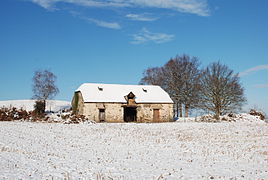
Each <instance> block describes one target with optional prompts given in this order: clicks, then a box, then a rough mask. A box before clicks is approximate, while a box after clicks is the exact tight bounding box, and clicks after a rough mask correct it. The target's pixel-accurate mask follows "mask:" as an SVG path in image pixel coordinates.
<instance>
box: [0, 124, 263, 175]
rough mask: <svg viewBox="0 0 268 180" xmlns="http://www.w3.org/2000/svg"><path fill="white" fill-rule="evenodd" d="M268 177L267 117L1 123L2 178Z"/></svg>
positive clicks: (0, 155)
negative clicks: (223, 120)
mask: <svg viewBox="0 0 268 180" xmlns="http://www.w3.org/2000/svg"><path fill="white" fill-rule="evenodd" d="M19 178H22V179H30V178H33V179H46V178H48V179H52V178H53V179H55V178H60V179H62V178H71V179H78V178H86V179H100V178H105V179H111V178H112V179H268V124H267V123H265V122H259V123H258V122H254V123H253V122H251V123H249V122H235V123H234V122H233V123H194V122H189V123H159V124H135V123H129V124H106V123H104V124H71V125H66V124H50V123H31V122H0V179H19Z"/></svg>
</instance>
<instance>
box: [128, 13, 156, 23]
mask: <svg viewBox="0 0 268 180" xmlns="http://www.w3.org/2000/svg"><path fill="white" fill-rule="evenodd" d="M126 17H127V18H129V19H131V20H134V21H155V20H157V19H158V18H156V17H150V16H148V15H146V14H127V15H126Z"/></svg>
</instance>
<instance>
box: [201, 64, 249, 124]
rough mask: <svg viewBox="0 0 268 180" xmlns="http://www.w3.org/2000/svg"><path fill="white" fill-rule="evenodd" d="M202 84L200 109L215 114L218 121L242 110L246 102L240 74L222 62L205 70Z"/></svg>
mask: <svg viewBox="0 0 268 180" xmlns="http://www.w3.org/2000/svg"><path fill="white" fill-rule="evenodd" d="M200 84H201V87H202V88H201V89H200V95H201V96H200V102H199V105H200V106H199V107H200V108H201V109H204V110H207V111H210V112H213V113H214V114H215V117H216V119H219V116H220V115H223V114H225V113H227V112H234V111H236V110H238V109H241V107H242V105H243V104H244V103H245V102H246V98H245V97H244V89H243V88H242V86H241V84H240V82H239V77H238V74H235V73H234V72H233V70H231V69H229V68H228V67H227V66H226V65H223V64H221V63H220V62H215V63H212V64H210V65H209V66H208V67H207V68H205V69H204V70H203V72H202V76H201V77H200Z"/></svg>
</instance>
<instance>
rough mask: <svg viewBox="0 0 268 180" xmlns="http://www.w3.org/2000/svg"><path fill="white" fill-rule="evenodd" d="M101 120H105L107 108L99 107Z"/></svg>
mask: <svg viewBox="0 0 268 180" xmlns="http://www.w3.org/2000/svg"><path fill="white" fill-rule="evenodd" d="M99 120H100V122H104V121H105V109H99Z"/></svg>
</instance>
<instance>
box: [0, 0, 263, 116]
mask: <svg viewBox="0 0 268 180" xmlns="http://www.w3.org/2000/svg"><path fill="white" fill-rule="evenodd" d="M267 7H268V1H267V0H257V1H253V0H235V1H234V0H188V1H187V0H109V1H107V0H1V1H0V23H1V26H0V62H1V71H0V81H1V88H0V100H9V99H29V98H31V97H32V91H31V78H32V76H33V72H34V71H35V70H38V69H49V70H51V71H52V72H54V73H55V74H56V75H57V77H58V79H57V85H58V87H59V89H60V93H59V95H57V97H56V99H61V100H71V98H72V95H73V91H74V90H75V89H76V88H77V87H78V86H79V85H80V84H81V83H84V82H99V83H120V84H137V83H138V82H139V80H140V79H141V76H142V72H143V70H145V69H146V68H148V67H153V66H161V65H163V64H164V63H165V62H166V61H167V60H168V59H169V58H171V57H174V56H176V55H177V54H179V55H180V54H183V53H186V54H189V55H191V56H196V57H198V58H199V59H200V61H201V63H202V65H203V66H206V65H208V64H209V63H211V62H213V61H218V60H220V61H221V62H222V63H224V64H226V65H228V66H229V67H230V68H231V69H233V70H234V71H235V72H237V73H241V82H242V84H243V86H244V87H245V92H246V96H247V98H248V105H247V107H258V108H261V109H263V110H264V111H266V112H268V55H267V52H268V20H267V19H268V11H267Z"/></svg>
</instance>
